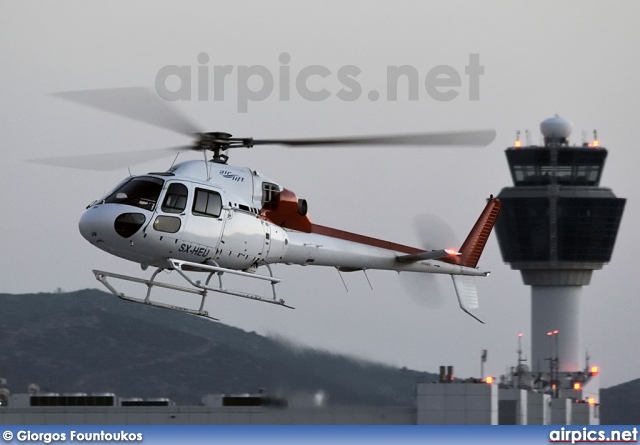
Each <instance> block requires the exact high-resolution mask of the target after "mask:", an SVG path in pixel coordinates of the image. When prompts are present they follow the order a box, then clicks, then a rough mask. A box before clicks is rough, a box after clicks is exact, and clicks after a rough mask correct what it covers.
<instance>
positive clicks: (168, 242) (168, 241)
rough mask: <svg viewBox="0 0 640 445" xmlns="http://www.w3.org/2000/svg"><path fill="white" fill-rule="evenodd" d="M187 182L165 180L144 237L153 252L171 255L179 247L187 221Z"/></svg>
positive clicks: (166, 255)
mask: <svg viewBox="0 0 640 445" xmlns="http://www.w3.org/2000/svg"><path fill="white" fill-rule="evenodd" d="M189 186H190V184H189V183H183V182H178V181H173V182H167V183H166V184H165V187H164V194H163V195H162V196H161V200H160V201H159V202H158V203H157V205H156V208H155V212H154V214H153V216H152V218H151V221H150V223H149V225H148V226H147V227H145V229H144V232H145V235H144V239H145V241H150V242H148V243H147V244H148V248H149V249H151V250H153V251H154V253H155V254H157V255H161V256H164V257H173V255H174V254H175V252H177V251H178V249H179V247H180V240H181V239H182V234H183V231H184V228H185V225H186V221H187V208H188V202H189Z"/></svg>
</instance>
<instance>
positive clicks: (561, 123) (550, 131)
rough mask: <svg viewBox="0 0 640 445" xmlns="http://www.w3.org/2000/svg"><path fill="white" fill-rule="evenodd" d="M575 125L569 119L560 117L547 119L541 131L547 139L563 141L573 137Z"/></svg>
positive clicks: (543, 122)
mask: <svg viewBox="0 0 640 445" xmlns="http://www.w3.org/2000/svg"><path fill="white" fill-rule="evenodd" d="M572 129H573V124H572V123H571V122H569V121H568V120H567V119H565V118H563V117H560V116H558V115H557V114H556V115H555V116H554V117H550V118H549V119H545V120H544V121H542V123H541V124H540V131H541V132H542V135H543V136H544V137H545V138H546V139H552V140H563V139H567V138H568V137H569V136H570V135H571V130H572Z"/></svg>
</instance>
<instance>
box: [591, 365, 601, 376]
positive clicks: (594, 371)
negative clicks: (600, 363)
mask: <svg viewBox="0 0 640 445" xmlns="http://www.w3.org/2000/svg"><path fill="white" fill-rule="evenodd" d="M598 372H600V370H599V369H598V367H597V366H592V367H591V375H598Z"/></svg>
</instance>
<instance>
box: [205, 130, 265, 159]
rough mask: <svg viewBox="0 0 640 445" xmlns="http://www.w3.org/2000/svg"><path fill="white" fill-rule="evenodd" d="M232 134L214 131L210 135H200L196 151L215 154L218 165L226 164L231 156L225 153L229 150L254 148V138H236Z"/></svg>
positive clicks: (214, 157)
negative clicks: (206, 151) (207, 151)
mask: <svg viewBox="0 0 640 445" xmlns="http://www.w3.org/2000/svg"><path fill="white" fill-rule="evenodd" d="M232 136H233V135H232V134H231V133H224V132H220V131H212V132H208V133H199V134H198V137H199V139H198V141H197V142H196V145H195V147H194V149H195V150H209V151H212V152H213V158H212V159H211V160H212V161H213V162H217V163H218V164H226V163H227V160H228V159H229V156H228V155H226V154H224V153H223V152H224V151H226V150H228V149H229V148H236V147H245V148H251V147H253V139H252V138H234V137H232Z"/></svg>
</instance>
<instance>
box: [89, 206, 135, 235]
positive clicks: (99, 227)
mask: <svg viewBox="0 0 640 445" xmlns="http://www.w3.org/2000/svg"><path fill="white" fill-rule="evenodd" d="M122 210H123V209H122V208H116V206H111V205H102V206H94V207H90V208H89V209H87V210H86V211H85V212H84V213H83V214H82V217H81V218H80V221H79V222H78V228H79V229H80V234H81V235H82V236H83V238H84V239H86V240H87V241H89V242H90V243H92V244H98V243H109V242H110V241H112V242H117V239H121V240H122V239H123V238H125V239H126V238H129V237H131V236H133V235H134V234H135V233H136V232H137V231H138V230H140V228H141V227H142V226H143V225H144V223H145V221H146V217H145V215H144V214H142V213H138V212H123V211H122Z"/></svg>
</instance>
